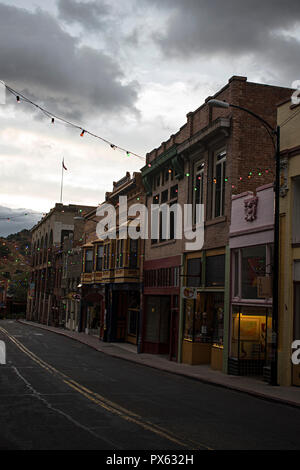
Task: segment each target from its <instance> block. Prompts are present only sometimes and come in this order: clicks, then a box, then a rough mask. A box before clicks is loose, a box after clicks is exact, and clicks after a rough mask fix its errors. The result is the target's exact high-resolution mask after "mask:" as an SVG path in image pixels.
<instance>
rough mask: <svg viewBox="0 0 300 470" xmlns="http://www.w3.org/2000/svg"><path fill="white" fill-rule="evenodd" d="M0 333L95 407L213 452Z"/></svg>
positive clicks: (189, 444) (181, 442) (174, 439)
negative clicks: (76, 379) (92, 386)
mask: <svg viewBox="0 0 300 470" xmlns="http://www.w3.org/2000/svg"><path fill="white" fill-rule="evenodd" d="M0 331H1V332H2V333H3V334H4V335H6V336H7V337H8V338H9V339H10V340H11V341H12V342H13V343H14V344H15V345H16V346H17V347H18V348H19V349H20V350H21V351H22V352H23V353H24V354H26V355H27V356H29V357H30V359H32V360H33V361H34V362H36V363H37V364H38V365H39V366H40V367H42V368H43V369H45V370H47V371H48V372H49V373H51V374H53V375H57V376H59V377H60V378H61V379H62V380H63V382H64V383H65V384H66V385H68V386H69V387H71V388H72V389H73V390H76V391H77V392H78V393H80V394H81V395H83V396H84V397H86V398H87V399H88V400H90V401H92V402H93V403H95V404H96V405H98V406H101V407H102V408H104V409H105V410H106V411H108V412H110V413H113V414H115V415H118V416H119V417H120V418H122V419H124V420H126V421H130V422H132V423H135V424H137V425H138V426H141V427H142V428H143V429H145V430H147V431H150V432H152V433H154V434H157V435H159V436H160V437H162V438H164V439H167V440H169V441H171V442H174V443H175V444H178V445H179V446H183V447H186V448H189V449H190V448H191V445H192V446H194V447H195V449H199V448H201V447H202V448H204V449H207V450H213V449H212V448H211V447H208V446H207V445H205V444H200V443H199V442H195V441H193V440H191V439H188V440H185V441H183V440H181V439H180V438H179V437H178V436H176V435H175V434H173V433H172V432H171V431H168V430H166V429H164V428H162V427H161V426H158V425H156V424H154V423H151V422H150V421H148V420H145V419H143V418H142V417H141V416H139V415H138V414H136V413H134V412H132V411H130V410H128V409H126V408H124V407H122V406H120V405H118V404H117V403H114V402H112V401H110V400H108V399H107V398H105V397H103V396H102V395H100V394H99V393H96V392H93V391H92V390H89V389H88V388H86V387H84V386H83V385H81V384H79V383H78V382H76V381H75V380H73V379H72V378H71V377H69V376H67V375H66V374H64V373H63V372H61V371H59V370H57V369H56V368H55V367H53V366H51V365H50V364H48V363H47V362H45V361H44V360H43V359H41V358H39V357H38V356H37V355H36V354H34V353H33V352H32V351H30V350H29V349H28V348H26V346H24V344H22V343H21V342H20V341H19V340H17V339H16V338H14V337H13V336H11V335H10V334H9V332H8V331H7V330H5V329H4V328H2V327H0Z"/></svg>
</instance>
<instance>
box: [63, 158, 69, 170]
mask: <svg viewBox="0 0 300 470" xmlns="http://www.w3.org/2000/svg"><path fill="white" fill-rule="evenodd" d="M62 167H63V169H64V170H67V169H68V168H67V167H66V166H65V159H64V158H63V161H62Z"/></svg>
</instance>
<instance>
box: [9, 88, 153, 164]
mask: <svg viewBox="0 0 300 470" xmlns="http://www.w3.org/2000/svg"><path fill="white" fill-rule="evenodd" d="M5 88H6V90H7V91H9V92H10V93H11V94H12V95H14V96H15V97H16V100H17V102H18V103H20V100H21V98H22V100H23V101H25V102H26V103H28V104H31V105H32V106H34V107H35V108H36V109H38V110H39V111H41V112H42V113H43V114H45V115H46V116H47V117H48V118H51V123H52V124H54V118H55V119H56V120H57V121H60V122H62V123H64V124H67V125H68V126H70V127H73V128H74V129H79V130H80V131H81V134H80V136H81V137H83V135H84V134H89V135H91V136H92V137H95V138H96V139H99V140H101V141H102V142H105V143H106V144H108V145H110V147H111V148H113V149H118V150H120V151H122V152H125V153H126V154H129V155H133V156H135V157H137V158H139V159H140V160H142V161H143V162H144V161H145V158H144V157H142V156H141V155H139V154H137V153H135V152H128V150H126V149H124V148H122V147H120V146H119V145H116V144H113V143H112V142H110V141H109V140H107V139H105V138H104V137H101V136H100V135H97V134H94V133H93V132H90V131H88V130H86V129H83V127H82V126H79V125H77V124H74V123H73V122H70V121H68V120H67V119H64V118H62V117H60V116H57V115H56V114H54V113H52V112H50V111H48V110H47V109H45V108H43V107H42V106H40V105H39V104H37V103H35V102H34V101H32V100H30V99H29V98H27V97H26V96H24V95H23V94H22V93H20V92H19V91H17V90H14V89H13V88H11V87H10V86H9V85H7V84H5Z"/></svg>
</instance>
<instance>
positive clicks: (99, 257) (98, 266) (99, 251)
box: [96, 245, 104, 271]
mask: <svg viewBox="0 0 300 470" xmlns="http://www.w3.org/2000/svg"><path fill="white" fill-rule="evenodd" d="M103 253H104V249H103V245H98V246H97V261H96V271H102V269H103Z"/></svg>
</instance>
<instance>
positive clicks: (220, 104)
mask: <svg viewBox="0 0 300 470" xmlns="http://www.w3.org/2000/svg"><path fill="white" fill-rule="evenodd" d="M208 105H209V106H213V107H216V108H236V109H240V110H242V111H245V112H246V113H248V114H250V115H251V116H253V117H254V118H256V119H258V120H259V121H260V122H261V123H262V124H263V125H264V127H265V129H266V130H267V132H268V134H269V136H270V138H271V140H272V142H273V145H274V149H275V162H276V163H275V164H276V171H275V183H274V191H275V214H274V266H273V314H272V361H271V382H270V383H271V385H277V354H278V299H279V289H278V287H279V285H278V278H279V195H280V127H279V126H277V127H276V128H273V127H272V126H271V125H270V124H269V123H268V122H267V121H265V119H263V118H262V117H261V116H259V115H258V114H256V113H254V112H253V111H250V109H247V108H243V107H242V106H238V105H236V104H230V103H227V102H226V101H221V100H216V99H211V100H209V101H208ZM274 137H275V142H274Z"/></svg>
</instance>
